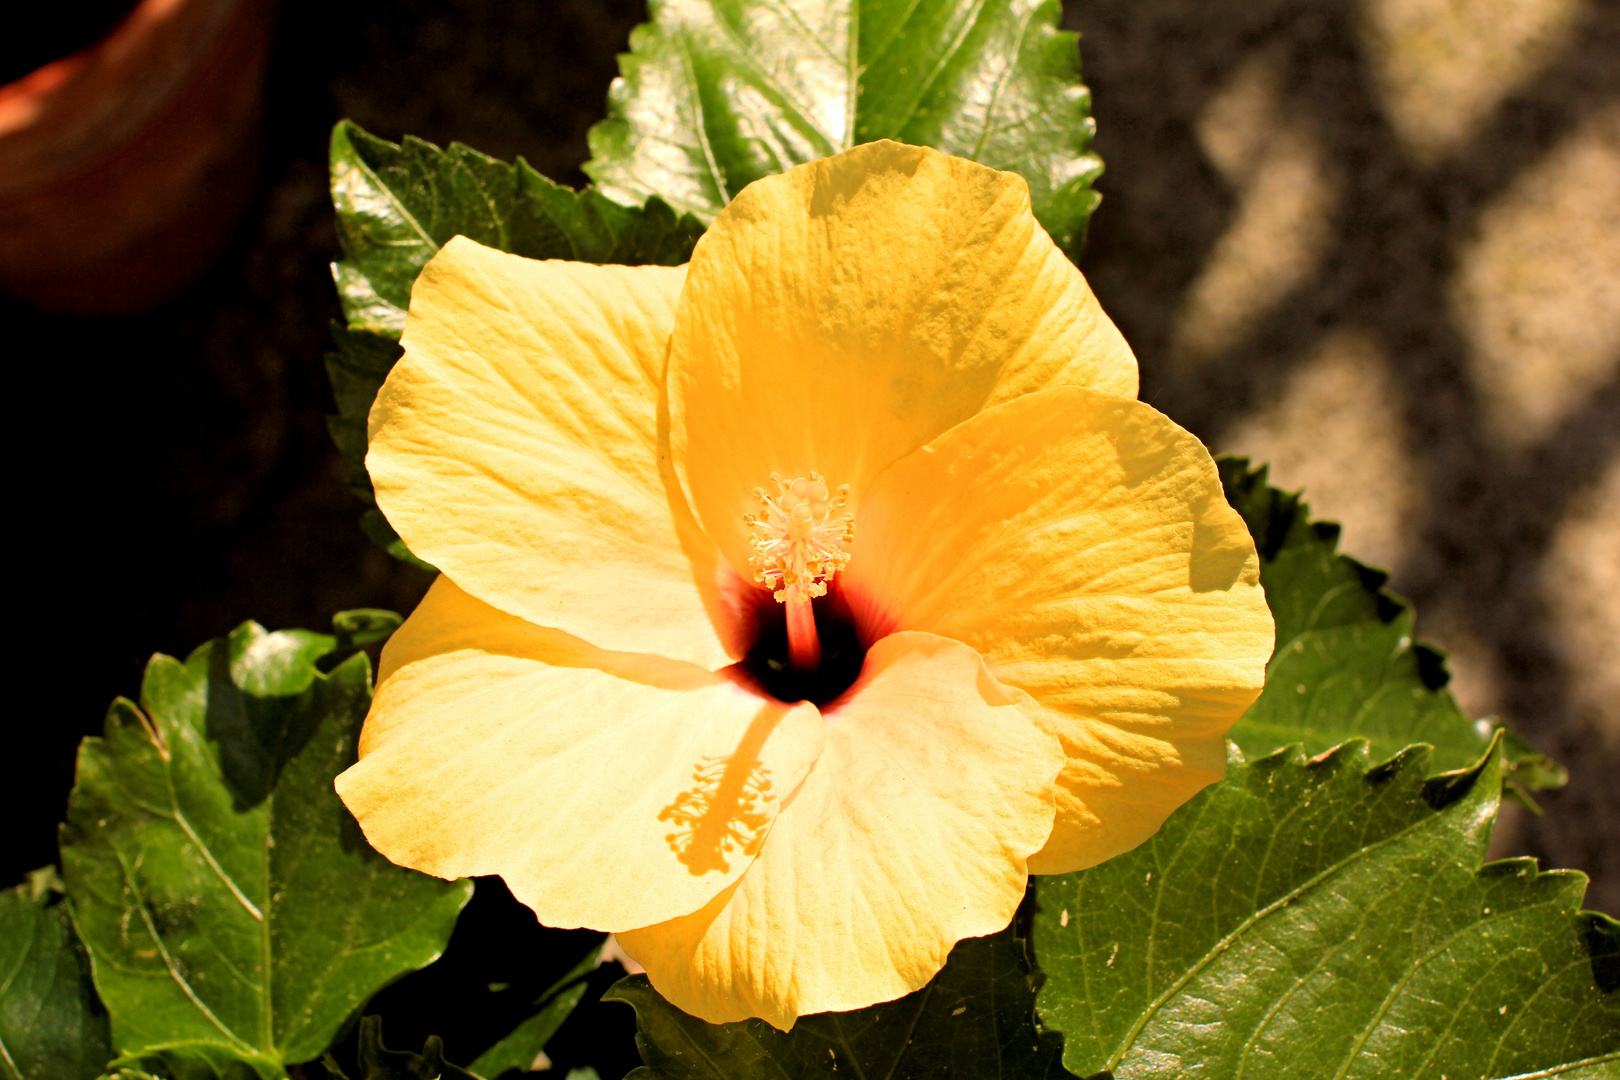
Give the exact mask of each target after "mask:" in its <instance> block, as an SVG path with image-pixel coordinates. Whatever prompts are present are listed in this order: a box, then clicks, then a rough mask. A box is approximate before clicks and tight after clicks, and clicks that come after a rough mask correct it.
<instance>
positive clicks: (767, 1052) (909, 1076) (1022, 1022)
mask: <svg viewBox="0 0 1620 1080" xmlns="http://www.w3.org/2000/svg"><path fill="white" fill-rule="evenodd" d="M602 1000H604V1001H623V1002H626V1003H628V1004H629V1005H631V1006H632V1007H634V1008H635V1010H636V1027H637V1030H638V1035H637V1037H636V1043H637V1045H638V1046H639V1047H640V1049H641V1056H642V1060H644V1061H645V1062H646V1063H647V1064H646V1066H645V1067H644V1068H642V1069H638V1070H637V1071H636V1072H634V1073H632V1074H631V1080H756V1078H757V1080H767V1078H769V1080H789V1078H791V1080H808V1078H810V1077H847V1076H855V1077H869V1078H873V1080H876V1078H884V1080H922V1078H929V1080H950V1078H959V1080H998V1078H1004V1080H1012V1078H1018V1080H1026V1078H1028V1080H1037V1078H1043V1077H1061V1076H1065V1075H1066V1074H1065V1073H1064V1071H1063V1068H1062V1066H1061V1065H1060V1064H1059V1061H1058V1059H1059V1057H1060V1056H1061V1055H1062V1043H1061V1042H1060V1041H1059V1040H1058V1039H1057V1038H1056V1037H1054V1036H1052V1035H1050V1034H1043V1033H1040V1032H1038V1031H1037V1030H1036V1028H1035V1023H1034V1013H1033V1009H1032V1005H1033V1001H1034V988H1033V974H1032V972H1031V970H1030V967H1029V963H1028V960H1027V958H1026V957H1025V954H1024V943H1023V942H1022V941H1020V940H1019V939H1018V938H1017V937H1016V936H1015V935H1014V933H1013V931H1012V929H1011V928H1009V929H1007V930H1003V931H1002V932H1001V933H999V934H992V935H990V936H989V937H983V938H970V939H968V940H966V941H962V942H958V943H957V946H956V948H955V949H954V950H952V952H951V956H950V959H949V961H947V962H946V964H945V967H944V969H943V970H942V971H941V972H940V973H939V974H938V975H936V976H935V977H934V980H933V981H932V982H930V983H929V984H928V985H927V986H925V987H924V988H923V989H921V990H918V991H917V992H916V993H914V994H908V995H906V996H905V997H903V998H900V999H899V1000H898V1001H891V1002H886V1003H884V1004H882V1005H873V1006H871V1007H870V1008H866V1009H860V1010H857V1011H855V1012H847V1013H821V1014H818V1015H815V1016H803V1017H800V1018H799V1022H798V1023H797V1024H795V1025H794V1027H793V1030H792V1031H790V1032H781V1031H778V1030H776V1029H775V1028H773V1027H771V1026H770V1025H769V1024H767V1023H765V1021H763V1020H745V1021H743V1022H741V1023H736V1024H706V1023H704V1022H703V1021H701V1020H698V1019H696V1018H694V1017H691V1016H688V1015H687V1014H686V1013H684V1012H682V1011H681V1010H680V1009H677V1008H676V1007H675V1006H673V1005H671V1004H669V1002H667V1001H665V1000H664V999H663V998H662V997H660V996H659V994H658V992H657V991H656V990H654V989H653V988H652V984H651V983H649V982H648V981H647V979H646V977H645V976H642V975H637V976H634V977H632V978H629V979H625V980H623V981H621V982H619V983H617V984H615V985H614V987H613V988H612V989H611V990H609V991H608V992H607V993H606V994H604V995H603V998H602Z"/></svg>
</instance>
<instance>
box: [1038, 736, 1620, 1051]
mask: <svg viewBox="0 0 1620 1080" xmlns="http://www.w3.org/2000/svg"><path fill="white" fill-rule="evenodd" d="M1374 756H1375V755H1373V754H1371V753H1370V752H1369V750H1368V747H1367V744H1366V743H1364V742H1354V743H1350V744H1348V745H1346V746H1343V747H1341V748H1339V749H1337V750H1334V751H1333V752H1332V753H1330V754H1328V755H1326V756H1325V757H1322V758H1315V759H1310V760H1307V759H1306V758H1305V757H1304V756H1303V755H1302V754H1301V753H1300V752H1299V750H1298V749H1297V748H1295V749H1293V750H1290V751H1286V752H1281V753H1278V754H1274V755H1272V756H1270V757H1266V758H1263V759H1261V760H1259V761H1257V762H1255V763H1253V764H1251V765H1245V764H1243V762H1242V759H1241V756H1240V755H1238V754H1237V753H1236V751H1235V749H1234V760H1233V762H1232V763H1231V764H1230V766H1229V768H1228V775H1227V779H1226V781H1225V782H1224V783H1221V784H1217V785H1215V786H1213V787H1211V788H1208V789H1206V790H1205V791H1204V792H1202V793H1201V794H1199V795H1198V796H1197V797H1196V798H1194V799H1193V800H1192V801H1191V802H1189V803H1188V804H1187V805H1186V806H1184V807H1182V808H1181V809H1180V810H1178V811H1177V812H1176V813H1175V814H1173V815H1172V816H1171V818H1170V820H1169V821H1167V822H1166V823H1165V825H1164V827H1163V828H1161V829H1160V830H1159V831H1158V833H1156V834H1155V835H1154V836H1153V838H1152V839H1150V840H1149V841H1148V842H1147V843H1145V844H1143V845H1142V846H1141V847H1139V848H1137V849H1135V850H1134V851H1131V852H1129V853H1127V854H1125V855H1121V856H1119V857H1118V858H1115V859H1113V860H1111V861H1109V862H1106V863H1104V864H1102V865H1101V866H1097V867H1095V868H1093V869H1091V870H1086V871H1082V872H1080V873H1077V874H1069V875H1065V876H1062V877H1052V878H1042V879H1040V881H1039V884H1038V887H1037V892H1036V898H1037V900H1038V911H1037V914H1036V916H1035V923H1034V931H1033V944H1034V947H1035V956H1036V958H1037V960H1038V962H1039V964H1040V967H1041V970H1043V971H1045V972H1046V973H1047V975H1048V978H1047V982H1046V984H1045V985H1044V986H1043V987H1042V989H1041V992H1040V998H1039V1011H1040V1016H1041V1020H1042V1022H1043V1023H1045V1024H1046V1025H1047V1026H1048V1027H1051V1028H1055V1029H1057V1030H1060V1031H1061V1032H1062V1033H1063V1037H1064V1063H1065V1064H1066V1065H1067V1066H1068V1067H1069V1068H1070V1069H1071V1070H1073V1071H1075V1072H1076V1073H1078V1074H1080V1075H1082V1076H1090V1075H1093V1074H1095V1073H1098V1072H1100V1071H1102V1070H1108V1071H1110V1072H1112V1073H1114V1074H1115V1075H1118V1076H1121V1077H1125V1076H1130V1077H1166V1078H1169V1077H1185V1076H1209V1077H1223V1078H1225V1077H1240V1076H1241V1077H1248V1078H1254V1080H1260V1078H1264V1077H1323V1078H1329V1077H1337V1078H1351V1077H1396V1076H1399V1077H1403V1078H1407V1080H1420V1078H1428V1080H1439V1078H1440V1077H1441V1076H1447V1077H1451V1078H1452V1080H1460V1078H1462V1077H1468V1078H1471V1080H1479V1078H1488V1077H1508V1076H1517V1075H1520V1074H1527V1073H1534V1074H1535V1075H1538V1076H1539V1075H1543V1074H1542V1073H1540V1072H1538V1071H1537V1070H1544V1069H1555V1068H1561V1067H1565V1066H1569V1065H1572V1064H1575V1063H1579V1062H1583V1061H1593V1060H1601V1061H1605V1062H1609V1061H1620V924H1617V923H1616V922H1615V921H1614V920H1613V919H1610V918H1608V917H1607V916H1605V915H1601V914H1598V913H1596V912H1577V908H1578V906H1579V904H1580V901H1581V897H1582V895H1583V893H1584V890H1585V886H1586V879H1585V877H1584V876H1583V875H1581V874H1579V873H1575V872H1573V871H1556V872H1553V873H1537V872H1536V867H1535V863H1534V862H1533V861H1532V860H1529V859H1515V860H1510V861H1506V862H1496V863H1491V864H1489V865H1486V866H1484V867H1481V866H1480V862H1481V860H1482V859H1483V857H1484V853H1485V845H1486V841H1487V840H1488V838H1489V835H1490V829H1491V823H1492V821H1493V820H1494V818H1495V813H1496V807H1497V799H1498V797H1499V793H1500V790H1501V777H1500V772H1501V755H1500V752H1499V750H1498V748H1497V747H1496V746H1495V745H1492V746H1491V747H1490V750H1489V752H1488V753H1487V755H1486V756H1485V758H1484V759H1483V760H1482V761H1481V762H1480V763H1479V764H1478V765H1476V766H1474V767H1473V768H1471V769H1469V770H1467V771H1464V772H1460V773H1449V774H1445V775H1442V776H1438V777H1434V778H1432V779H1425V776H1426V775H1427V773H1428V772H1429V768H1430V764H1431V762H1430V758H1431V751H1430V750H1429V749H1428V748H1427V747H1415V748H1412V749H1409V750H1406V751H1404V752H1402V753H1401V754H1399V755H1397V756H1396V757H1395V758H1394V759H1393V760H1391V761H1389V762H1387V763H1385V764H1383V765H1378V766H1376V767H1374V766H1373V765H1372V760H1373V757H1374ZM1611 1068H1612V1066H1611ZM1611 1075H1612V1073H1611Z"/></svg>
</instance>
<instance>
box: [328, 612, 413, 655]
mask: <svg viewBox="0 0 1620 1080" xmlns="http://www.w3.org/2000/svg"><path fill="white" fill-rule="evenodd" d="M404 621H405V620H404V619H402V618H401V617H400V615H399V612H397V611H385V610H383V609H382V608H353V609H351V610H349V611H340V612H338V613H337V614H336V615H334V616H332V630H333V632H334V633H335V634H336V635H337V651H338V652H340V653H341V652H343V651H345V650H347V649H351V648H356V647H359V646H362V645H375V644H376V643H377V642H380V641H387V640H388V638H389V637H391V636H392V635H393V633H394V631H395V630H398V629H399V628H400V625H401V624H402V623H403V622H404ZM345 659H347V658H346V657H345Z"/></svg>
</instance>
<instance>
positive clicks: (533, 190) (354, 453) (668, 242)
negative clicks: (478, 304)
mask: <svg viewBox="0 0 1620 1080" xmlns="http://www.w3.org/2000/svg"><path fill="white" fill-rule="evenodd" d="M331 187H332V205H333V207H334V208H335V210H336V211H337V225H338V238H339V240H340V241H341V242H342V245H343V253H344V258H343V260H342V261H341V262H338V263H336V264H335V265H334V266H333V267H332V273H333V277H334V279H335V280H336V282H337V288H338V295H339V297H340V299H341V300H342V302H343V313H344V317H345V318H346V319H347V321H348V325H347V326H334V327H333V331H332V336H333V341H334V346H335V348H334V350H333V351H332V352H330V353H328V354H327V357H326V371H327V375H328V377H329V378H330V379H331V383H332V396H333V398H334V399H335V400H336V402H337V407H338V408H337V413H336V414H335V415H333V416H330V417H328V418H327V427H328V430H329V431H330V432H331V434H332V440H333V442H335V443H337V446H338V450H339V451H340V452H341V453H342V454H343V457H344V460H346V461H347V462H348V463H349V487H350V489H351V490H353V491H354V493H355V494H356V495H357V496H359V498H360V499H361V500H362V501H364V502H365V503H367V504H368V505H369V506H370V507H371V509H368V510H367V511H366V512H365V513H364V514H363V515H362V516H361V520H360V526H361V528H362V529H363V530H364V531H365V533H366V535H367V536H369V537H370V538H371V539H372V540H373V541H374V542H375V543H376V544H377V545H378V546H379V547H381V548H382V549H383V550H385V551H387V552H388V553H389V554H390V555H393V556H394V557H395V558H398V559H401V560H403V561H405V562H408V563H411V564H412V565H414V566H416V567H418V568H419V569H423V570H426V571H429V572H436V571H434V568H433V567H432V566H430V565H428V564H427V563H425V562H423V561H422V560H420V559H418V558H416V557H415V556H414V555H412V554H411V553H410V551H409V550H407V549H406V547H405V543H404V541H402V540H401V539H400V538H399V536H398V534H396V533H395V532H394V530H393V528H392V527H391V526H390V525H389V524H388V521H387V519H385V518H384V517H383V516H382V514H381V513H380V512H378V511H377V510H376V509H375V501H376V500H375V498H374V497H373V495H372V489H371V478H370V477H369V476H367V475H366V468H365V459H366V418H367V416H368V414H369V413H370V412H371V403H372V402H373V401H374V400H375V399H376V397H377V391H378V390H379V389H380V388H381V387H382V384H383V380H384V379H386V378H387V377H388V372H389V370H390V369H392V368H393V366H394V363H395V361H397V360H398V359H399V357H400V348H399V341H398V339H399V335H400V332H401V331H402V330H403V329H404V328H405V311H406V309H407V307H408V306H409V304H410V296H411V286H412V285H413V284H414V283H415V281H416V275H417V274H418V273H419V272H420V271H421V269H422V267H423V266H425V265H426V264H427V261H428V260H429V259H431V258H432V257H433V256H434V254H435V253H436V252H437V251H438V250H439V248H440V247H441V246H442V245H443V244H444V243H445V242H446V241H448V240H449V239H450V238H451V237H453V236H457V235H463V236H469V237H471V238H472V239H474V240H477V241H478V242H479V243H481V244H485V245H487V246H489V247H494V248H499V249H500V250H502V251H510V252H513V253H515V254H518V255H524V256H527V257H529V258H531V259H572V260H576V261H582V262H591V263H629V264H638V265H639V264H646V263H652V264H659V265H665V266H678V265H679V264H681V263H683V262H685V261H686V260H687V259H688V258H690V257H691V254H692V245H693V244H695V243H696V242H697V238H698V236H699V235H700V234H701V233H702V232H703V226H702V224H701V223H700V222H698V221H697V220H696V219H695V218H691V217H681V216H677V215H676V214H675V212H674V211H673V210H671V209H670V208H669V206H668V205H666V204H665V203H664V202H663V201H661V200H658V199H649V200H647V203H646V205H645V206H639V207H632V206H623V205H621V204H619V203H616V202H614V201H613V200H611V199H609V198H606V197H605V196H604V195H602V193H601V192H599V191H595V190H592V189H589V188H587V189H586V190H584V191H574V190H573V189H571V188H567V187H564V186H562V185H560V184H555V183H552V182H551V181H550V180H547V179H546V178H545V177H543V176H541V175H540V174H539V173H537V172H535V171H534V169H532V168H530V167H529V165H528V163H527V162H525V161H524V160H523V159H522V158H519V159H518V160H517V161H516V162H515V163H514V164H511V165H508V164H506V163H505V162H502V161H497V160H495V159H494V158H491V157H488V156H486V155H484V154H480V153H479V152H478V151H476V150H472V149H470V148H468V147H466V146H462V145H461V144H460V143H452V144H451V145H450V148H449V149H448V150H441V149H439V148H438V147H437V146H434V145H433V144H432V143H429V142H424V141H422V140H421V139H417V138H412V137H409V136H407V137H406V139H405V141H404V142H403V143H402V144H399V145H395V144H394V143H391V142H387V141H385V140H383V139H379V138H376V137H375V136H373V135H370V134H367V133H366V132H365V131H363V130H362V129H361V128H360V127H359V126H357V125H355V124H353V123H350V122H349V121H346V120H345V121H343V122H342V123H339V124H338V125H337V126H336V127H335V128H333V130H332V144H331Z"/></svg>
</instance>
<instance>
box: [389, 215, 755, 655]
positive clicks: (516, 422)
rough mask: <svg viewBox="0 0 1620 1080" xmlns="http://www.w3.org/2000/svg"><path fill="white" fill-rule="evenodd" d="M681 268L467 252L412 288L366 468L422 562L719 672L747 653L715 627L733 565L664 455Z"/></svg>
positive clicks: (611, 640) (582, 631)
mask: <svg viewBox="0 0 1620 1080" xmlns="http://www.w3.org/2000/svg"><path fill="white" fill-rule="evenodd" d="M684 273H685V272H684V270H683V269H681V268H678V267H676V268H671V267H663V266H592V265H588V264H585V263H571V262H555V261H552V262H538V261H535V260H533V259H522V258H518V257H517V256H515V255H507V254H504V253H502V252H499V251H494V250H491V249H489V248H486V247H482V246H480V245H479V244H476V243H474V242H473V241H471V240H467V239H465V238H463V237H457V238H456V239H454V240H452V241H450V243H448V244H446V245H445V247H444V249H443V250H442V251H440V252H439V254H438V255H437V256H435V257H434V259H433V260H432V261H431V262H430V263H428V265H427V266H426V267H425V268H424V269H423V270H422V274H421V276H420V277H419V278H418V279H417V281H416V285H415V287H414V289H413V290H412V293H411V311H410V321H409V322H408V323H407V325H406V328H405V336H404V345H405V356H404V358H403V359H401V360H400V361H399V363H398V364H397V365H395V367H394V370H393V372H392V373H391V374H390V375H389V377H388V381H387V382H386V383H384V385H383V388H382V391H381V393H379V394H378V395H377V402H376V404H375V405H374V406H373V407H372V410H371V423H370V428H371V450H370V453H369V454H368V455H367V457H366V467H367V468H368V469H369V470H370V472H371V478H372V481H373V482H374V483H375V485H376V489H377V503H378V505H379V506H380V507H381V508H382V510H383V513H384V514H386V515H387V516H388V520H389V523H390V524H392V525H393V526H394V528H395V529H396V530H398V531H399V534H400V536H401V537H403V538H404V540H405V542H406V543H407V544H408V545H409V546H410V548H411V550H412V551H413V552H415V553H416V554H417V555H420V556H421V557H422V558H424V559H426V560H428V561H429V562H431V563H433V564H434V565H435V566H437V567H439V568H440V569H441V570H443V571H444V572H445V573H447V574H449V575H450V577H451V578H453V579H454V580H455V581H456V583H457V584H458V585H460V586H461V587H462V588H463V589H466V590H467V591H468V592H470V593H472V594H473V595H474V596H477V597H478V598H479V599H481V600H483V601H484V602H485V603H488V604H493V605H494V606H495V607H498V608H500V609H501V610H502V611H506V612H510V613H511V614H513V615H519V616H522V617H523V618H525V619H528V620H529V621H530V622H533V623H537V624H539V625H542V626H555V627H558V628H560V629H562V630H565V631H567V632H569V633H571V634H576V635H578V636H580V637H583V638H585V639H587V640H589V641H591V642H594V643H595V644H597V645H601V646H602V647H604V648H609V649H625V650H631V651H636V652H657V653H662V654H664V655H666V656H675V657H679V658H681V659H685V660H691V661H693V662H694V663H697V664H701V665H703V666H705V667H709V668H716V667H720V666H723V665H724V664H726V663H727V662H728V661H729V660H730V659H731V658H732V657H731V656H730V655H729V653H728V646H729V647H730V649H731V650H736V649H739V648H741V647H742V645H741V643H740V642H739V641H734V640H729V639H728V640H722V636H721V634H720V633H719V632H717V631H716V629H715V626H716V624H717V623H718V624H719V625H721V626H722V627H724V626H726V625H727V623H728V620H727V619H726V618H725V616H724V614H723V601H722V599H721V597H720V592H719V588H718V587H717V584H716V582H717V581H718V580H720V579H719V578H717V576H716V567H718V566H721V565H723V564H722V563H721V562H720V561H719V559H718V556H717V554H716V552H715V549H714V548H713V546H712V544H710V543H709V542H708V541H707V540H706V539H705V538H704V537H703V536H702V534H701V533H700V532H699V531H698V530H697V528H696V525H695V523H694V522H692V520H691V518H690V515H689V514H688V513H687V511H686V509H685V506H684V503H683V502H682V500H681V499H680V498H679V496H678V494H677V496H676V499H675V500H674V501H675V502H676V504H677V505H676V506H675V508H674V509H672V508H671V499H670V497H669V494H670V493H669V492H666V490H665V477H664V475H663V474H662V473H661V470H660V465H659V460H658V457H659V455H658V418H657V414H658V398H659V393H660V390H659V388H660V386H661V383H662V371H663V363H664V355H665V349H666V345H667V342H668V338H669V332H670V327H671V325H672V324H673V322H674V309H675V301H676V298H677V296H678V295H679V293H680V290H681V283H682V281H683V279H684ZM669 488H670V492H678V488H677V487H676V485H675V484H674V483H673V482H671V483H670V485H669ZM683 519H684V520H683ZM683 526H684V527H683ZM724 576H725V577H726V578H732V577H734V575H733V574H732V573H731V572H730V571H729V569H728V570H727V571H726V572H725V574H724ZM711 615H712V616H713V617H711ZM738 655H740V653H739V654H738Z"/></svg>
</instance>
